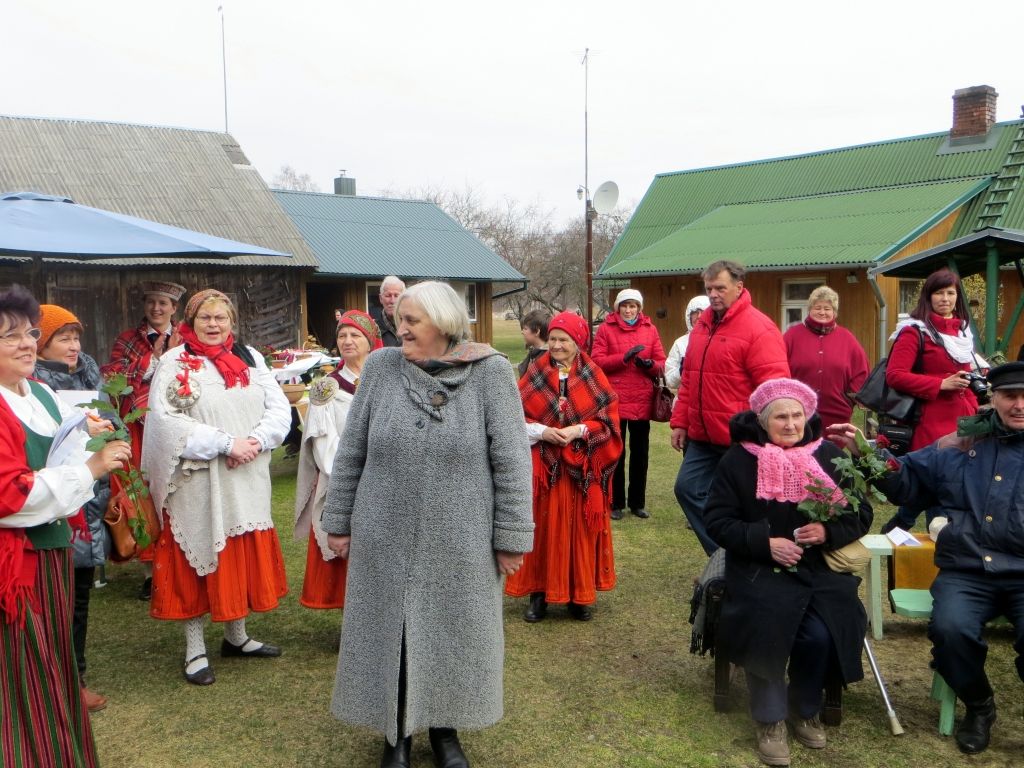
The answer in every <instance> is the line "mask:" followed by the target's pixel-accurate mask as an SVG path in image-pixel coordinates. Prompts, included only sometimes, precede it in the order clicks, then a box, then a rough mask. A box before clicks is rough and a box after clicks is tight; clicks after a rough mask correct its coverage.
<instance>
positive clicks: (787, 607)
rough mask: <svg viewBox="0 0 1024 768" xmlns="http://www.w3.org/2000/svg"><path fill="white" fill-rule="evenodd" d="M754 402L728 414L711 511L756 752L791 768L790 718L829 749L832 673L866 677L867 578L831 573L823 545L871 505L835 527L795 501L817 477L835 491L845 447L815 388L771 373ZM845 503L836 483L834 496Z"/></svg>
mask: <svg viewBox="0 0 1024 768" xmlns="http://www.w3.org/2000/svg"><path fill="white" fill-rule="evenodd" d="M750 407H751V409H752V410H750V411H744V412H742V413H739V414H737V415H736V416H734V417H733V418H732V421H731V422H730V431H731V434H732V441H733V444H732V447H730V448H729V450H728V452H727V453H726V454H725V456H723V457H722V461H721V463H720V464H719V465H718V470H717V472H716V474H715V478H714V481H713V482H712V484H711V492H710V495H709V496H708V503H707V507H706V508H705V511H704V519H705V522H706V523H707V529H708V534H709V535H710V536H711V538H713V539H714V540H715V542H716V543H718V545H719V546H721V547H722V548H723V549H724V550H725V552H726V566H725V578H726V587H727V594H728V599H727V600H726V602H725V605H724V607H723V609H722V618H721V626H720V632H721V637H722V638H723V641H724V647H725V652H726V653H727V654H728V658H729V661H731V662H732V663H734V664H737V665H739V666H742V667H743V668H744V670H745V672H746V678H747V686H748V688H749V692H750V713H751V716H752V717H753V719H754V721H755V723H756V731H757V753H758V757H759V758H760V759H761V761H762V762H764V763H765V764H767V765H789V761H790V757H789V744H788V741H787V732H786V723H785V721H786V720H787V719H788V720H789V723H790V725H791V726H792V728H793V734H794V736H795V737H796V739H797V741H799V742H800V743H801V744H803V745H804V746H806V747H809V748H812V749H820V748H822V747H824V746H825V731H824V729H823V727H822V725H821V721H820V719H819V716H818V715H819V712H820V710H821V705H822V690H823V688H824V686H825V683H826V681H827V680H834V679H838V680H841V681H842V682H843V683H850V682H854V681H856V680H859V679H861V678H862V677H863V670H862V668H861V663H860V657H861V647H862V643H863V638H864V632H865V629H866V627H867V617H866V615H865V613H864V608H863V606H862V605H861V602H860V600H859V598H858V597H857V586H858V584H859V579H858V578H857V577H856V576H854V575H853V574H850V573H836V572H834V571H832V570H830V569H829V567H828V565H827V564H826V561H825V557H824V552H825V551H827V550H830V549H838V548H840V547H842V546H844V545H846V544H849V543H850V542H852V541H854V540H855V539H858V538H859V537H860V536H862V535H864V534H865V533H867V531H868V528H869V527H870V525H871V507H870V506H868V505H867V504H860V505H857V506H856V508H854V509H850V510H849V512H848V513H846V514H841V515H837V516H836V517H835V518H833V519H832V520H831V522H829V523H828V524H824V523H820V522H808V518H807V517H806V515H805V514H804V513H803V512H802V511H801V510H800V509H798V504H799V503H800V502H802V501H804V500H805V499H806V498H808V497H809V495H810V494H809V491H808V490H807V487H806V486H807V485H808V484H809V483H811V482H812V479H813V480H818V481H821V482H822V483H824V485H825V486H826V487H828V488H832V489H836V482H837V478H838V473H837V471H836V468H835V467H834V465H833V464H832V459H834V458H836V457H837V456H840V455H841V452H840V450H839V449H838V448H836V447H835V446H834V445H832V444H831V443H829V442H822V439H821V421H820V419H818V417H817V416H816V414H815V408H816V407H817V398H816V396H815V394H814V391H813V390H812V389H810V387H808V386H807V385H806V384H803V383H801V382H799V381H796V380H795V379H773V380H771V381H766V382H765V383H763V384H762V385H761V386H759V387H758V388H757V389H755V390H754V392H753V394H751V396H750ZM837 493H838V494H839V495H838V496H837V495H836V494H837ZM843 500H844V499H843V498H842V492H841V491H840V490H833V501H835V502H841V501H843ZM787 664H788V666H789V683H788V685H787V683H786V667H787Z"/></svg>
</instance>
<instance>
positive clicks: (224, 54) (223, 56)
mask: <svg viewBox="0 0 1024 768" xmlns="http://www.w3.org/2000/svg"><path fill="white" fill-rule="evenodd" d="M217 12H218V13H219V14H220V61H221V68H222V70H223V73H224V133H227V132H228V49H227V45H226V44H225V42H224V41H225V37H224V6H223V5H218V6H217Z"/></svg>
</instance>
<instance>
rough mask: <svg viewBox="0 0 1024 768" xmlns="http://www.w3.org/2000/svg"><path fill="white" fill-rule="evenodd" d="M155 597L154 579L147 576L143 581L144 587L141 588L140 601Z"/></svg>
mask: <svg viewBox="0 0 1024 768" xmlns="http://www.w3.org/2000/svg"><path fill="white" fill-rule="evenodd" d="M152 597H153V577H152V576H147V577H146V578H144V579H143V580H142V586H141V587H139V600H149V599H151V598H152Z"/></svg>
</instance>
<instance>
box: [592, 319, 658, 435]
mask: <svg viewBox="0 0 1024 768" xmlns="http://www.w3.org/2000/svg"><path fill="white" fill-rule="evenodd" d="M637 318H638V319H637V321H636V323H635V324H634V325H627V324H626V322H625V321H624V320H623V319H622V317H621V316H620V315H619V313H618V312H611V313H609V314H608V315H607V316H606V317H605V319H604V322H603V323H601V325H600V327H598V329H597V333H596V334H595V335H594V351H593V352H591V353H590V356H591V357H592V358H593V360H594V362H595V363H597V365H598V367H600V369H601V370H602V371H604V374H605V376H607V377H608V381H609V382H610V383H611V385H612V389H614V390H615V393H616V394H617V395H618V396H619V418H620V419H629V420H631V421H650V419H651V416H653V415H654V414H653V412H652V410H651V401H652V400H653V399H654V379H656V378H657V377H658V376H660V375H662V374H663V373H664V372H665V350H664V349H662V346H661V338H660V337H659V336H658V329H657V328H655V327H654V324H653V323H652V322H651V319H650V318H649V317H647V315H645V314H644V313H643V312H641V313H640V314H639V315H638V316H637ZM640 344H643V346H644V348H643V351H641V352H640V353H639V354H638V355H637V357H649V358H651V359H652V360H653V361H654V367H652V368H648V369H647V370H644V369H642V368H637V367H636V365H635V364H634V363H633V361H632V360H630V361H629V362H628V363H626V362H623V359H622V358H623V357H624V356H625V354H626V353H627V352H628V351H629V350H631V349H632V348H633V347H636V346H639V345H640Z"/></svg>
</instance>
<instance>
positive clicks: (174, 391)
mask: <svg viewBox="0 0 1024 768" xmlns="http://www.w3.org/2000/svg"><path fill="white" fill-rule="evenodd" d="M202 393H203V388H202V385H201V384H200V383H199V382H198V381H196V380H195V379H193V378H192V377H189V378H188V380H187V381H186V382H185V383H184V384H183V383H182V382H180V381H178V380H177V379H174V380H173V381H171V382H170V383H169V384H168V385H167V402H168V403H170V404H171V405H172V406H174V407H175V408H177V409H178V410H179V411H187V410H188V409H189V408H191V407H192V406H193V405H195V404H196V402H197V401H198V400H199V396H200V395H201V394H202Z"/></svg>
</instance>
